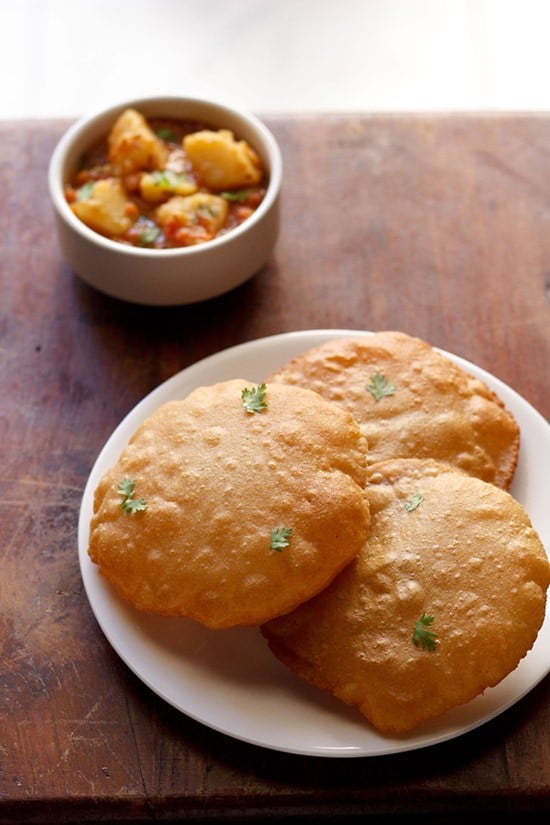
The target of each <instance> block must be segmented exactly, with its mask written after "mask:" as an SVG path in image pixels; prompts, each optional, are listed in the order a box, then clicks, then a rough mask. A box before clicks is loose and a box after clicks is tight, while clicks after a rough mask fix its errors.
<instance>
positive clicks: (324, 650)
mask: <svg viewBox="0 0 550 825" xmlns="http://www.w3.org/2000/svg"><path fill="white" fill-rule="evenodd" d="M367 490H368V496H369V501H370V506H371V530H370V533H369V537H368V539H367V541H366V543H365V546H364V548H363V550H362V552H361V553H360V554H359V556H358V557H357V558H356V560H355V561H353V562H352V563H351V564H350V565H349V566H348V567H347V568H346V569H345V570H344V571H343V572H342V573H341V574H340V575H339V576H338V577H337V578H336V579H335V580H334V581H333V583H332V584H331V585H330V586H329V587H328V588H327V589H326V590H325V591H324V592H322V593H320V594H319V595H318V596H316V597H315V598H313V599H312V600H311V601H309V602H308V603H306V604H304V605H302V606H300V607H299V608H297V609H296V610H295V611H293V612H292V613H290V614H289V615H287V616H283V617H280V618H277V619H275V620H273V621H271V622H269V623H267V624H266V625H265V626H264V628H263V633H264V635H265V636H266V638H267V639H268V642H269V645H270V647H271V649H272V650H273V652H274V653H275V655H276V656H277V657H278V658H279V659H280V660H281V661H282V662H284V663H285V664H286V665H288V666H289V667H290V668H291V669H292V670H293V671H295V672H296V673H297V674H298V675H299V676H301V677H303V678H304V679H306V680H308V681H309V682H311V683H312V684H314V685H317V686H318V687H320V688H323V689H324V690H327V691H329V692H331V693H333V694H335V695H336V696H337V697H339V698H340V699H342V700H343V701H344V702H345V703H347V704H349V705H353V706H358V708H359V710H360V711H361V713H362V714H364V716H365V717H366V718H367V719H368V720H369V721H370V722H371V723H372V724H373V725H374V726H375V727H376V728H378V729H379V730H380V731H382V732H386V733H404V732H407V731H410V730H411V729H413V728H415V727H416V726H418V725H419V724H420V723H422V722H424V721H425V720H428V719H431V718H433V717H437V716H439V715H440V714H442V713H443V712H444V711H446V710H448V709H450V708H453V707H455V706H457V705H460V704H462V703H465V702H468V701H469V700H471V699H473V698H474V697H475V696H477V695H479V694H480V693H482V692H483V691H484V690H485V689H486V688H488V687H490V686H493V685H496V684H497V683H498V682H500V681H501V680H502V679H503V678H504V677H505V676H506V675H507V674H509V673H510V672H511V671H512V670H514V669H515V668H516V666H517V665H518V663H519V662H520V660H521V659H522V658H523V657H524V656H525V654H526V653H527V652H528V651H529V650H530V648H531V647H532V645H533V643H534V641H535V639H536V637H537V635H538V631H539V629H540V627H541V625H542V623H543V620H544V613H545V603H546V591H547V588H548V585H549V582H550V567H549V563H548V559H547V556H546V553H545V550H544V548H543V546H542V543H541V541H540V539H539V537H538V535H537V534H536V532H535V530H534V529H533V527H532V525H531V523H530V520H529V517H528V515H527V514H526V512H525V510H524V509H523V507H522V506H521V505H520V504H519V503H518V502H517V501H516V500H515V499H513V498H512V497H511V496H510V495H509V494H508V493H507V492H504V491H503V490H500V489H499V488H497V487H495V486H494V485H492V484H488V483H486V482H484V481H481V480H479V479H476V478H473V477H471V476H469V475H467V474H465V473H463V472H461V471H457V470H456V469H453V468H450V467H448V466H446V465H441V464H437V463H436V462H431V461H422V460H416V461H415V460H409V461H407V460H395V461H390V462H385V463H381V464H378V465H375V466H374V467H373V468H372V470H371V474H370V483H369V484H368V485H367Z"/></svg>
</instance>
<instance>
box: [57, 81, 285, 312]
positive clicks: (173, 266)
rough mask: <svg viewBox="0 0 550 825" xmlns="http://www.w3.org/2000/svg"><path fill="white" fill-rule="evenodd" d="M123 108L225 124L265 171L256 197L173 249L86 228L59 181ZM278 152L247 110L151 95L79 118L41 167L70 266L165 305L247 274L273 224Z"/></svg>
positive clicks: (118, 292)
mask: <svg viewBox="0 0 550 825" xmlns="http://www.w3.org/2000/svg"><path fill="white" fill-rule="evenodd" d="M129 107H133V108H135V109H138V111H140V112H142V113H143V114H144V115H145V116H146V117H154V116H158V117H173V118H179V119H194V120H198V121H201V122H204V123H206V124H208V125H209V126H211V127H212V128H226V129H230V130H231V131H233V132H234V133H235V135H236V136H237V137H238V138H242V139H244V140H246V141H247V142H248V143H249V144H250V145H251V146H252V147H253V148H254V149H255V150H256V152H257V153H258V155H259V156H260V158H261V160H262V162H263V164H264V167H265V168H266V169H267V172H268V175H269V184H268V187H267V192H266V195H265V198H264V200H263V201H262V203H261V204H260V206H259V207H258V209H257V210H256V211H255V212H254V213H253V214H252V215H251V216H250V217H249V218H247V219H246V220H245V221H243V223H242V224H240V225H239V226H238V227H236V228H235V229H232V230H231V231H229V232H227V233H226V234H224V235H222V236H220V237H218V238H214V239H213V240H211V241H207V242H205V243H202V244H197V245H195V246H188V247H182V248H179V249H145V248H141V247H140V248H138V247H133V246H126V245H124V244H120V243H117V242H116V241H112V240H110V239H108V238H105V237H103V236H102V235H100V234H98V233H97V232H95V231H93V230H92V229H90V228H89V227H87V226H86V225H85V224H84V223H83V222H82V221H80V220H79V219H78V218H77V217H76V215H75V214H74V213H73V212H72V210H71V208H70V207H69V205H68V203H67V202H66V200H65V196H64V193H63V187H64V184H65V183H66V182H67V181H68V180H69V178H70V177H71V175H72V174H73V172H74V171H75V170H76V169H77V167H78V164H79V161H80V159H81V157H82V155H83V154H84V152H85V151H86V150H87V149H88V148H89V147H90V146H91V145H92V144H93V143H94V142H95V141H97V140H98V139H100V138H101V137H102V136H104V135H106V134H107V132H108V131H109V129H110V128H111V126H112V124H113V123H114V121H115V119H116V117H117V116H118V114H119V113H120V112H122V111H123V110H124V109H127V108H129ZM281 179H282V159H281V153H280V150H279V147H278V145H277V142H276V141H275V138H274V137H273V135H272V134H271V132H270V131H269V130H268V129H267V127H266V126H265V125H264V124H263V123H262V122H261V121H260V120H259V119H258V118H257V117H255V116H254V115H252V114H249V113H246V112H242V111H239V110H237V109H234V108H230V107H228V106H226V105H223V104H221V103H216V102H214V101H208V100H201V99H198V98H186V97H162V98H161V97H157V98H144V99H138V100H130V101H125V102H122V103H120V104H118V105H116V106H112V107H111V108H109V109H106V110H103V111H101V112H98V113H96V114H92V115H90V116H87V117H84V118H82V119H80V120H79V121H77V122H76V123H75V124H74V125H73V126H71V127H70V128H69V129H68V131H67V132H66V133H65V134H64V135H63V137H62V138H61V140H60V141H59V143H58V144H57V146H56V148H55V150H54V152H53V155H52V157H51V160H50V164H49V169H48V185H49V190H50V196H51V199H52V202H53V205H54V212H55V218H56V224H57V231H58V235H59V243H60V246H61V250H62V253H63V255H64V257H65V258H66V259H67V261H68V262H69V264H70V266H71V267H72V269H73V270H74V272H75V273H76V274H77V275H78V276H79V277H80V278H82V280H84V281H86V282H87V283H88V284H90V285H91V286H93V287H95V288H96V289H98V290H100V291H101V292H104V293H107V294H108V295H112V296H114V297H115V298H120V299H122V300H126V301H131V302H134V303H139V304H150V305H157V306H168V305H177V304H188V303H194V302H196V301H204V300H206V299H208V298H213V297H215V296H216V295H221V294H222V293H224V292H227V291H229V290H230V289H233V288H234V287H236V286H238V285H239V284H242V283H244V281H246V280H247V279H248V278H251V277H252V275H254V274H255V273H256V272H257V271H258V270H259V269H261V267H262V266H263V265H264V264H265V263H266V262H267V260H268V259H269V257H270V255H271V253H272V250H273V247H274V245H275V242H276V240H277V235H278V231H279V197H280V190H281Z"/></svg>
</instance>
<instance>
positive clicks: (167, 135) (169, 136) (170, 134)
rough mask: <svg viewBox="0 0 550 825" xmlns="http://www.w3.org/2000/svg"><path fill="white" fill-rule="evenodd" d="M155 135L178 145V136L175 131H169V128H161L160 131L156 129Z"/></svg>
mask: <svg viewBox="0 0 550 825" xmlns="http://www.w3.org/2000/svg"><path fill="white" fill-rule="evenodd" d="M155 135H156V136H157V137H158V138H160V139H161V140H171V141H172V143H177V141H178V136H177V135H176V133H175V132H174V130H173V129H169V128H168V126H161V127H160V129H156V131H155Z"/></svg>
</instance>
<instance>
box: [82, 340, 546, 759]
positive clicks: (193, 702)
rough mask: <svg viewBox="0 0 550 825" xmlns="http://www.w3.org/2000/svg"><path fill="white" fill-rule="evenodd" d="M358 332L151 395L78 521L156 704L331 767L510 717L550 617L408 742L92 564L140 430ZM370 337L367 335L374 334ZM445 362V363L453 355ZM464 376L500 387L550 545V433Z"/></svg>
mask: <svg viewBox="0 0 550 825" xmlns="http://www.w3.org/2000/svg"><path fill="white" fill-rule="evenodd" d="M356 334H358V333H357V331H355V330H313V331H304V332H294V333H287V334H282V335H275V336H272V337H269V338H263V339H260V340H257V341H251V342H250V343H246V344H241V345H239V346H236V347H232V348H231V349H227V350H224V351H222V352H220V353H218V354H216V355H213V356H211V357H209V358H206V359H204V360H202V361H199V362H198V363H196V364H194V365H193V366H191V367H189V368H187V369H185V370H183V371H182V372H180V373H179V374H178V375H175V376H173V377H172V378H171V379H169V380H168V381H166V382H165V383H164V384H161V385H160V386H159V387H158V388H157V389H155V390H154V391H153V392H151V393H150V394H149V395H148V396H146V397H145V398H144V399H143V401H141V402H140V403H139V404H138V405H137V406H136V407H135V408H134V409H133V410H132V411H131V412H130V413H129V415H128V416H126V418H125V419H124V420H123V421H122V422H121V424H120V425H119V426H118V427H117V429H116V430H115V431H114V432H113V434H112V435H111V437H110V438H109V440H108V441H107V443H106V444H105V446H104V448H103V449H102V451H101V453H100V454H99V456H98V458H97V460H96V463H95V465H94V467H93V469H92V472H91V474H90V477H89V480H88V483H87V485H86V489H85V491H84V496H83V500H82V507H81V512H80V521H79V530H78V543H79V556H80V566H81V571H82V576H83V580H84V585H85V589H86V593H87V596H88V599H89V601H90V604H91V607H92V610H93V611H94V614H95V616H96V619H97V621H98V623H99V625H100V626H101V628H102V630H103V632H104V634H105V636H106V637H107V639H108V640H109V642H110V644H111V645H112V647H113V648H114V649H115V651H116V652H117V653H118V655H119V656H120V657H121V659H122V660H123V661H124V662H125V663H126V664H127V665H128V667H130V668H131V669H132V671H133V672H134V673H135V674H136V675H137V676H138V677H139V678H140V679H141V680H142V681H143V682H144V683H145V684H146V685H148V686H149V687H150V688H151V690H153V691H154V692H155V693H156V694H157V695H158V696H160V697H162V698H163V699H164V700H166V701H167V702H169V703H170V704H171V705H173V706H174V707H175V708H178V709H179V710H181V711H182V712H183V713H186V714H187V715H188V716H190V717H192V718H194V719H196V720H198V721H199V722H201V723H203V724H204V725H207V726H208V727H210V728H213V729H215V730H217V731H221V732H223V733H225V734H227V735H229V736H232V737H235V738H236V739H240V740H243V741H245V742H250V743H253V744H256V745H260V746H263V747H267V748H271V749H273V750H279V751H285V752H287V753H296V754H305V755H310V756H325V757H358V756H377V755H382V754H390V753H397V752H402V751H408V750H414V749H417V748H423V747H426V746H428V745H434V744H436V743H439V742H442V741H445V740H448V739H452V738H454V737H456V736H460V735H461V734H464V733H466V732H467V731H469V730H472V729H473V728H476V727H478V726H479V725H481V724H483V723H485V722H487V721H488V720H490V719H492V718H494V717H495V716H497V715H498V714H500V713H502V712H503V711H504V710H506V709H507V708H509V707H510V706H511V705H513V704H514V703H515V702H517V701H518V700H519V699H521V698H522V697H523V696H524V695H525V694H526V693H527V692H528V691H530V690H531V689H532V688H533V687H534V686H535V685H536V684H538V682H540V681H541V680H542V679H543V678H544V676H545V675H546V674H547V673H548V671H549V669H550V652H549V651H550V610H549V611H548V612H547V616H546V620H545V623H544V625H543V627H542V629H541V631H540V633H539V636H538V639H537V641H536V643H535V645H534V647H533V648H532V649H531V651H530V652H529V654H528V655H527V656H526V657H525V658H524V659H523V660H522V662H521V663H520V665H519V666H518V667H517V668H516V670H515V671H514V672H513V673H511V674H510V675H509V676H507V677H506V679H504V680H503V681H502V682H501V683H500V684H499V685H497V687H495V688H492V689H490V690H487V691H486V692H485V693H484V694H483V695H482V696H479V697H478V698H476V699H475V700H474V701H472V702H470V703H468V704H467V705H464V706H463V707H460V708H456V709H454V710H452V711H450V712H448V713H446V714H445V715H444V716H441V717H440V718H438V719H436V720H433V721H431V722H430V723H429V724H426V725H423V726H422V727H421V728H419V729H417V730H415V732H414V733H413V734H411V735H409V736H407V737H404V738H392V737H389V736H383V735H381V734H379V733H377V732H376V731H375V730H374V729H373V728H371V727H370V726H369V724H368V723H367V722H366V721H365V720H364V719H363V717H362V716H360V715H359V713H358V712H356V711H354V710H352V709H349V708H347V707H346V706H345V705H343V703H341V702H339V701H338V700H337V699H333V698H332V697H331V696H329V695H325V693H323V692H322V691H320V690H317V689H315V688H313V687H310V686H309V685H307V684H305V683H304V682H302V681H301V680H300V679H298V678H297V677H295V676H294V675H293V674H291V673H290V672H289V671H288V670H287V669H286V668H285V667H284V666H283V665H282V664H280V663H279V662H278V660H276V659H275V657H274V656H273V655H272V654H271V652H270V651H269V649H268V648H267V644H266V642H265V641H264V640H263V638H262V636H261V634H260V632H259V630H257V629H255V628H238V629H231V630H221V631H211V630H207V629H204V628H202V627H200V626H199V625H197V624H196V623H194V622H192V621H188V620H185V619H170V618H164V617H160V616H151V615H148V614H142V613H139V612H137V611H135V610H133V609H132V608H131V607H129V606H128V605H127V604H126V603H124V602H123V601H122V600H120V599H119V598H118V596H117V595H116V593H115V592H114V591H113V590H112V589H111V588H110V586H109V585H108V584H107V583H106V582H105V581H104V580H103V579H102V578H101V577H100V576H99V575H98V572H97V568H96V566H95V565H94V564H92V562H91V561H90V559H89V558H88V555H87V547H88V537H89V522H90V517H91V515H92V502H93V491H94V489H95V487H96V485H97V483H98V481H99V479H100V477H101V476H102V475H103V473H104V472H105V471H106V470H107V469H108V467H109V466H110V465H111V464H113V463H114V462H115V460H116V459H117V458H118V456H119V454H120V452H121V451H122V449H123V448H124V447H125V445H126V443H127V441H128V439H129V437H130V436H131V435H132V433H133V432H134V430H135V429H136V428H137V426H138V425H139V424H140V423H141V422H142V421H143V420H144V419H145V418H146V417H147V416H148V415H149V414H150V413H151V412H152V411H153V410H154V409H156V408H157V407H158V406H159V405H160V404H163V403H164V402H166V401H169V400H172V399H178V398H184V397H185V396H186V395H188V393H189V392H190V391H191V390H192V389H194V388H195V387H197V386H200V385H208V384H212V383H215V382H216V381H224V380H227V379H230V378H244V379H247V380H250V381H252V382H256V383H258V382H260V381H261V380H264V379H265V377H266V376H267V375H268V374H269V373H270V372H271V371H272V370H274V369H276V368H277V367H279V366H281V365H282V364H284V363H285V362H286V361H288V360H289V359H290V358H293V357H294V356H296V355H298V354H299V353H301V352H303V351H305V350H307V349H309V348H310V347H313V346H317V345H318V344H321V343H322V342H323V341H325V340H328V339H329V338H335V337H337V336H346V335H348V336H349V335H356ZM366 334H368V333H366ZM446 354H448V353H446ZM448 355H449V357H451V358H453V360H454V361H456V362H457V363H458V364H459V365H461V366H462V367H463V368H465V369H466V370H468V371H470V372H471V373H473V374H474V375H476V376H478V377H479V378H481V379H482V380H484V381H485V382H486V383H487V384H488V385H489V386H490V387H492V388H493V389H494V390H495V391H496V392H497V393H498V394H499V396H500V397H501V399H502V400H503V401H504V403H505V404H506V406H507V407H508V408H509V409H510V410H511V412H512V413H513V414H514V415H515V417H516V419H517V421H518V423H519V426H520V428H521V433H522V444H521V450H520V459H519V464H518V468H517V472H516V476H515V479H514V482H513V487H512V489H511V493H512V494H513V495H514V496H515V498H517V499H518V500H519V501H520V502H521V503H522V504H523V506H524V507H525V508H526V510H527V512H528V513H529V514H530V516H531V520H532V522H533V525H534V527H535V529H536V530H538V532H539V534H540V536H541V538H542V540H543V542H544V544H545V546H546V547H547V548H548V547H549V546H550V512H549V511H548V509H547V501H546V498H547V494H548V490H549V489H550V426H549V425H548V423H547V422H546V420H545V419H544V418H543V417H542V416H541V415H540V413H538V412H537V411H536V410H535V409H534V408H533V407H532V406H530V405H529V404H528V403H527V401H525V400H524V399H523V398H521V396H519V395H518V394H517V393H516V392H514V390H512V389H510V388H509V387H508V386H507V385H505V384H503V383H502V382H501V381H499V380H498V379H496V378H494V377H493V376H491V375H490V374H488V373H486V372H484V371H483V370H481V369H479V368H478V367H476V366H474V365H473V364H470V363H469V362H467V361H464V360H463V359H460V358H458V357H456V356H453V355H450V354H448Z"/></svg>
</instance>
